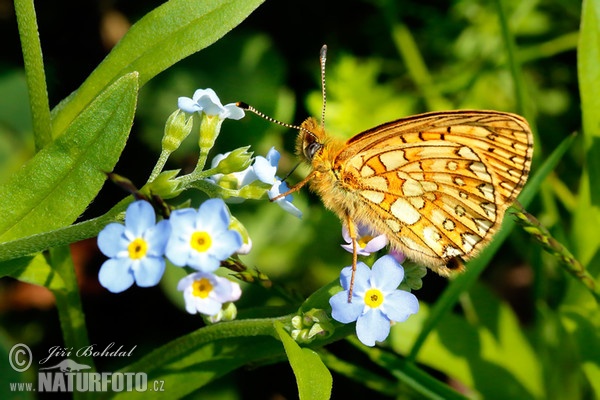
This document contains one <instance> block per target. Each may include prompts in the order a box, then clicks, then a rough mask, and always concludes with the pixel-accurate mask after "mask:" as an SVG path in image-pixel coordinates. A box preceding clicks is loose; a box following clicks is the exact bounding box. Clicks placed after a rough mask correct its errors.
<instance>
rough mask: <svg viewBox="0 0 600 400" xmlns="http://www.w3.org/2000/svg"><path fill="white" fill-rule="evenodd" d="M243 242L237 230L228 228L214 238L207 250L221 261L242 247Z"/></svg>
mask: <svg viewBox="0 0 600 400" xmlns="http://www.w3.org/2000/svg"><path fill="white" fill-rule="evenodd" d="M243 242H244V241H243V240H242V235H240V233H239V232H237V231H233V230H228V231H225V232H222V233H220V234H219V235H218V236H216V237H215V238H214V240H213V244H212V246H211V248H210V249H209V251H210V252H211V254H212V255H213V256H214V257H216V258H217V259H219V260H221V261H223V260H226V259H227V258H229V256H231V255H232V254H233V253H235V252H236V250H237V249H239V248H240V247H242V244H243Z"/></svg>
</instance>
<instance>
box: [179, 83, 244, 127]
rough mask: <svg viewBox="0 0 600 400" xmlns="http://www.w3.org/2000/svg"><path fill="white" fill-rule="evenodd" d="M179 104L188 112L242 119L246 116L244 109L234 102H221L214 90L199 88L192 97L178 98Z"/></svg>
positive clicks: (182, 109)
mask: <svg viewBox="0 0 600 400" xmlns="http://www.w3.org/2000/svg"><path fill="white" fill-rule="evenodd" d="M177 106H178V107H179V109H180V110H181V111H185V112H187V113H190V114H192V113H195V112H203V113H205V114H206V115H210V116H214V115H217V116H219V119H221V120H223V119H226V118H229V119H241V118H243V117H244V115H245V114H244V110H242V109H241V108H239V107H238V106H236V105H235V104H234V103H229V104H225V105H223V104H221V100H220V99H219V96H217V94H216V93H215V91H214V90H212V89H210V88H208V89H198V90H196V91H195V92H194V95H193V96H192V98H191V99H190V98H189V97H180V98H179V99H178V100H177Z"/></svg>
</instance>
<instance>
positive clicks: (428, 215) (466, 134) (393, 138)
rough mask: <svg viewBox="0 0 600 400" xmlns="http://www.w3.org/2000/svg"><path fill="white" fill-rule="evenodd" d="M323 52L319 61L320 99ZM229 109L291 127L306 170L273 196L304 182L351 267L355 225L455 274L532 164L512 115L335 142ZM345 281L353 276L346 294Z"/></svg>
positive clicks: (459, 119)
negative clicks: (333, 225)
mask: <svg viewBox="0 0 600 400" xmlns="http://www.w3.org/2000/svg"><path fill="white" fill-rule="evenodd" d="M326 50H327V48H326V46H323V48H322V49H321V57H320V59H321V73H322V88H323V99H324V104H325V79H324V71H325V58H326ZM238 106H239V107H241V108H244V109H246V110H249V111H252V112H254V113H256V114H258V115H260V116H262V117H264V118H266V119H268V120H270V121H272V122H276V123H279V124H281V125H284V126H287V127H291V128H295V129H299V130H300V133H299V135H298V138H297V143H296V151H297V154H298V156H300V157H301V158H303V159H304V161H306V162H308V163H309V164H310V165H311V167H312V171H311V172H310V173H309V175H308V176H307V177H306V178H305V179H303V180H302V181H301V182H299V183H298V184H296V185H295V186H294V187H292V189H291V190H290V191H289V192H287V193H284V194H282V195H281V196H284V195H287V194H289V193H292V192H295V191H297V190H299V189H300V188H301V187H302V186H304V185H305V184H306V183H308V184H309V187H310V188H311V190H313V191H314V192H316V193H317V194H318V195H319V196H320V197H321V199H322V201H323V204H324V205H325V207H327V208H328V209H330V210H332V211H333V212H335V213H336V214H337V215H338V217H339V218H340V219H341V220H342V221H343V222H344V223H345V224H346V226H347V227H348V231H349V234H350V237H351V238H352V243H353V263H352V266H353V271H354V270H355V268H356V263H357V257H358V256H357V251H358V243H357V226H358V225H359V224H360V225H364V226H367V227H369V228H371V230H372V231H373V232H377V233H378V234H385V235H386V236H387V237H388V240H389V242H390V245H391V247H392V248H393V249H395V250H397V251H401V252H403V253H404V254H405V255H406V256H407V257H408V258H410V259H412V260H414V261H415V262H417V263H420V264H423V265H425V266H427V267H429V268H431V269H433V270H434V271H436V272H437V273H439V274H441V275H445V276H448V275H449V274H450V273H451V271H453V270H462V269H463V268H464V267H463V263H464V262H465V261H468V260H469V259H471V258H473V257H475V255H476V254H477V253H478V251H479V250H481V249H482V248H483V247H484V246H485V245H486V244H488V243H489V242H490V240H491V238H492V236H493V234H494V232H495V231H496V230H497V229H498V227H499V225H500V223H501V221H502V218H503V217H504V212H505V211H506V208H507V207H508V206H509V205H510V204H511V203H512V202H513V201H514V200H515V198H516V197H517V195H518V194H519V192H520V191H521V188H522V187H523V185H524V184H525V181H526V180H527V176H528V174H529V169H530V166H531V157H532V153H533V136H532V134H531V129H530V128H529V125H528V123H527V121H525V119H523V118H522V117H520V116H518V115H515V114H509V113H504V112H499V111H475V110H459V111H441V112H430V113H425V114H420V115H415V116H412V117H407V118H402V119H399V120H396V121H392V122H388V123H385V124H382V125H379V126H376V127H375V128H372V129H369V130H367V131H365V132H362V133H359V134H358V135H356V136H354V137H352V138H351V139H349V140H348V141H343V140H340V139H337V138H334V137H331V136H328V135H327V133H326V132H325V129H324V127H323V124H319V123H317V121H316V120H315V119H314V118H308V119H307V120H306V121H304V122H303V123H302V124H301V125H300V126H293V125H289V124H285V123H281V122H279V121H276V120H274V119H272V118H269V117H267V116H265V115H264V114H262V113H260V112H259V111H257V110H256V109H254V108H253V107H251V106H249V105H247V104H245V103H238ZM323 108H324V107H323ZM323 114H324V110H323ZM353 282H354V274H353V276H352V280H351V283H350V289H349V300H350V297H351V295H352V288H353Z"/></svg>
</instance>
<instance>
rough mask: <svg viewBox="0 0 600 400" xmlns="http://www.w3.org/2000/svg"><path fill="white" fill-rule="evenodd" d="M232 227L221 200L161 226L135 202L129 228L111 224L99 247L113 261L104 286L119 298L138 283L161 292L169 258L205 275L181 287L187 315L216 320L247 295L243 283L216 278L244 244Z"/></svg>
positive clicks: (105, 268)
mask: <svg viewBox="0 0 600 400" xmlns="http://www.w3.org/2000/svg"><path fill="white" fill-rule="evenodd" d="M229 223H230V215H229V211H228V210H227V207H226V206H225V203H224V202H223V201H222V200H221V199H210V200H207V201H205V202H204V203H203V204H202V205H201V206H200V208H199V209H198V210H195V209H193V208H184V209H179V210H175V211H173V212H172V213H171V216H170V218H169V219H163V220H162V221H160V222H158V223H156V216H155V213H154V209H153V207H152V205H151V204H150V203H148V202H147V201H145V200H138V201H135V202H133V203H131V204H130V205H129V207H128V208H127V211H126V213H125V224H124V225H122V224H119V223H111V224H109V225H107V226H106V227H105V228H104V229H103V230H102V231H101V232H100V234H99V235H98V247H99V248H100V250H101V251H102V253H104V255H106V256H107V257H109V259H108V260H106V261H105V262H104V264H102V267H101V268H100V273H99V275H98V277H99V281H100V284H101V285H102V286H104V287H105V288H107V289H108V290H110V291H111V292H113V293H119V292H122V291H124V290H126V289H128V288H129V287H131V286H132V285H133V283H134V282H135V283H136V284H137V285H138V286H141V287H148V286H155V285H156V284H158V282H159V281H160V279H161V278H162V276H163V273H164V271H165V257H166V259H168V260H169V261H170V262H171V263H173V264H174V265H176V266H179V267H184V266H188V267H191V268H193V269H195V270H197V271H199V272H196V273H193V274H190V275H188V276H186V277H185V278H183V279H182V280H181V281H180V282H179V285H178V289H179V290H180V291H182V292H183V293H184V299H185V302H186V310H187V311H188V312H190V313H196V312H199V313H202V314H205V315H215V314H217V313H218V312H219V311H220V310H221V306H222V305H223V304H225V303H228V302H231V301H235V300H237V299H238V298H239V297H240V294H241V290H240V286H239V285H238V284H237V283H235V282H231V281H229V280H228V279H225V278H221V277H218V276H216V275H214V274H213V272H214V271H215V270H216V269H217V268H219V266H220V262H221V261H223V260H226V259H227V258H229V257H230V256H231V255H233V254H234V253H235V252H236V251H237V250H238V249H239V248H241V247H242V244H243V243H242V237H241V235H240V233H238V232H237V231H235V230H232V229H229Z"/></svg>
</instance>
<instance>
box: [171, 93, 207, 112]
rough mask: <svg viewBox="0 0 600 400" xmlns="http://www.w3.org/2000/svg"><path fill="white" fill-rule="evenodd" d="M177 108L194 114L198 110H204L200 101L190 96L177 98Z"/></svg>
mask: <svg viewBox="0 0 600 400" xmlns="http://www.w3.org/2000/svg"><path fill="white" fill-rule="evenodd" d="M177 108H179V109H180V110H181V111H183V112H186V113H189V114H193V113H195V112H197V111H202V109H201V108H200V106H199V105H198V103H196V102H195V101H194V100H193V99H190V98H189V97H180V98H178V99H177Z"/></svg>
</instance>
